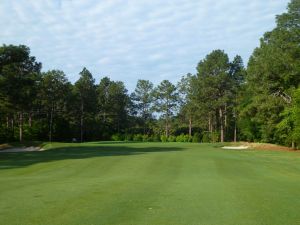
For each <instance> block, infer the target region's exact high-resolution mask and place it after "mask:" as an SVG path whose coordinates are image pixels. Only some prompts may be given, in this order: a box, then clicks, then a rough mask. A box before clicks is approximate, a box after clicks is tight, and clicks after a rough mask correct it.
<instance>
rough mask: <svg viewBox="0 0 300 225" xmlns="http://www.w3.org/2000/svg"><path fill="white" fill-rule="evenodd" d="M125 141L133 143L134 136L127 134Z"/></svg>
mask: <svg viewBox="0 0 300 225" xmlns="http://www.w3.org/2000/svg"><path fill="white" fill-rule="evenodd" d="M124 140H125V141H133V135H132V134H125V138H124Z"/></svg>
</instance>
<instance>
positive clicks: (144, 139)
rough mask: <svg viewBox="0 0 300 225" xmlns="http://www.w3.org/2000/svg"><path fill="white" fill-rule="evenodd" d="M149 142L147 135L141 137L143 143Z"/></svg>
mask: <svg viewBox="0 0 300 225" xmlns="http://www.w3.org/2000/svg"><path fill="white" fill-rule="evenodd" d="M149 140H150V138H149V136H148V135H147V134H144V135H143V142H148V141H149Z"/></svg>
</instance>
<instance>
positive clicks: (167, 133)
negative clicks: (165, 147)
mask: <svg viewBox="0 0 300 225" xmlns="http://www.w3.org/2000/svg"><path fill="white" fill-rule="evenodd" d="M168 129H169V127H168V121H166V137H168V135H169V131H168Z"/></svg>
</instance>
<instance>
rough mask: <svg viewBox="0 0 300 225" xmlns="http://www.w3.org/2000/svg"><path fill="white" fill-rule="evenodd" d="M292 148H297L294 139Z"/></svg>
mask: <svg viewBox="0 0 300 225" xmlns="http://www.w3.org/2000/svg"><path fill="white" fill-rule="evenodd" d="M292 149H295V142H294V141H292Z"/></svg>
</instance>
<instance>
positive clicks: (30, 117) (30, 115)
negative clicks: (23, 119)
mask: <svg viewBox="0 0 300 225" xmlns="http://www.w3.org/2000/svg"><path fill="white" fill-rule="evenodd" d="M28 125H29V127H32V114H31V112H30V113H29V118H28Z"/></svg>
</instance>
